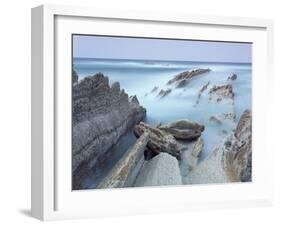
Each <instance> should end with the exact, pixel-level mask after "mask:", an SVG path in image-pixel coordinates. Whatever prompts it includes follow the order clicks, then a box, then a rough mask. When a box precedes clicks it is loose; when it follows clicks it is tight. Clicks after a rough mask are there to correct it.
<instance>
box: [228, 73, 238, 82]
mask: <svg viewBox="0 0 281 226" xmlns="http://www.w3.org/2000/svg"><path fill="white" fill-rule="evenodd" d="M236 79H237V75H236V74H231V75H230V76H228V78H227V81H234V80H236Z"/></svg>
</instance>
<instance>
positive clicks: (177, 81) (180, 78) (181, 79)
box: [167, 68, 211, 88]
mask: <svg viewBox="0 0 281 226" xmlns="http://www.w3.org/2000/svg"><path fill="white" fill-rule="evenodd" d="M210 71H211V70H210V69H209V68H208V69H194V70H192V71H184V72H182V73H180V74H178V75H176V76H174V78H172V79H171V80H169V81H168V83H167V85H175V87H176V88H182V87H185V86H186V85H187V84H188V83H189V82H190V80H191V79H193V78H195V77H197V76H198V75H202V74H204V73H207V72H210Z"/></svg>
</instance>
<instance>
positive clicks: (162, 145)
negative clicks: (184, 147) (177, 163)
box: [134, 122, 181, 159]
mask: <svg viewBox="0 0 281 226" xmlns="http://www.w3.org/2000/svg"><path fill="white" fill-rule="evenodd" d="M144 132H147V133H148V134H149V141H148V143H147V148H148V149H149V150H150V151H152V152H153V153H155V154H159V153H160V152H166V153H168V154H170V155H172V156H175V157H176V158H177V159H180V155H181V145H180V144H179V143H178V142H177V141H176V140H175V138H174V136H172V135H171V134H169V133H167V132H165V131H163V130H160V129H159V128H153V127H151V126H149V125H148V124H145V123H143V122H141V123H140V124H139V125H136V126H135V129H134V133H135V135H136V137H140V136H141V135H142V134H143V133H144Z"/></svg>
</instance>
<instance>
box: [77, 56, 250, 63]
mask: <svg viewBox="0 0 281 226" xmlns="http://www.w3.org/2000/svg"><path fill="white" fill-rule="evenodd" d="M72 58H73V59H92V60H128V61H130V60H131V61H159V62H170V61H172V62H190V63H230V64H252V62H232V61H194V60H156V59H126V58H95V57H74V56H72Z"/></svg>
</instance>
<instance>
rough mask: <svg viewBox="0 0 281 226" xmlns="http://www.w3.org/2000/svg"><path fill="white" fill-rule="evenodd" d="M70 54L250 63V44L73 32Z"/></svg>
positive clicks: (85, 56) (92, 56)
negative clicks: (78, 33) (75, 33)
mask: <svg viewBox="0 0 281 226" xmlns="http://www.w3.org/2000/svg"><path fill="white" fill-rule="evenodd" d="M73 57H81V58H103V59H104V58H105V59H132V60H163V61H205V62H231V63H251V59H252V44H250V43H233V42H208V41H192V40H168V39H151V38H127V37H112V36H111V37H109V36H94V35H73Z"/></svg>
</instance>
